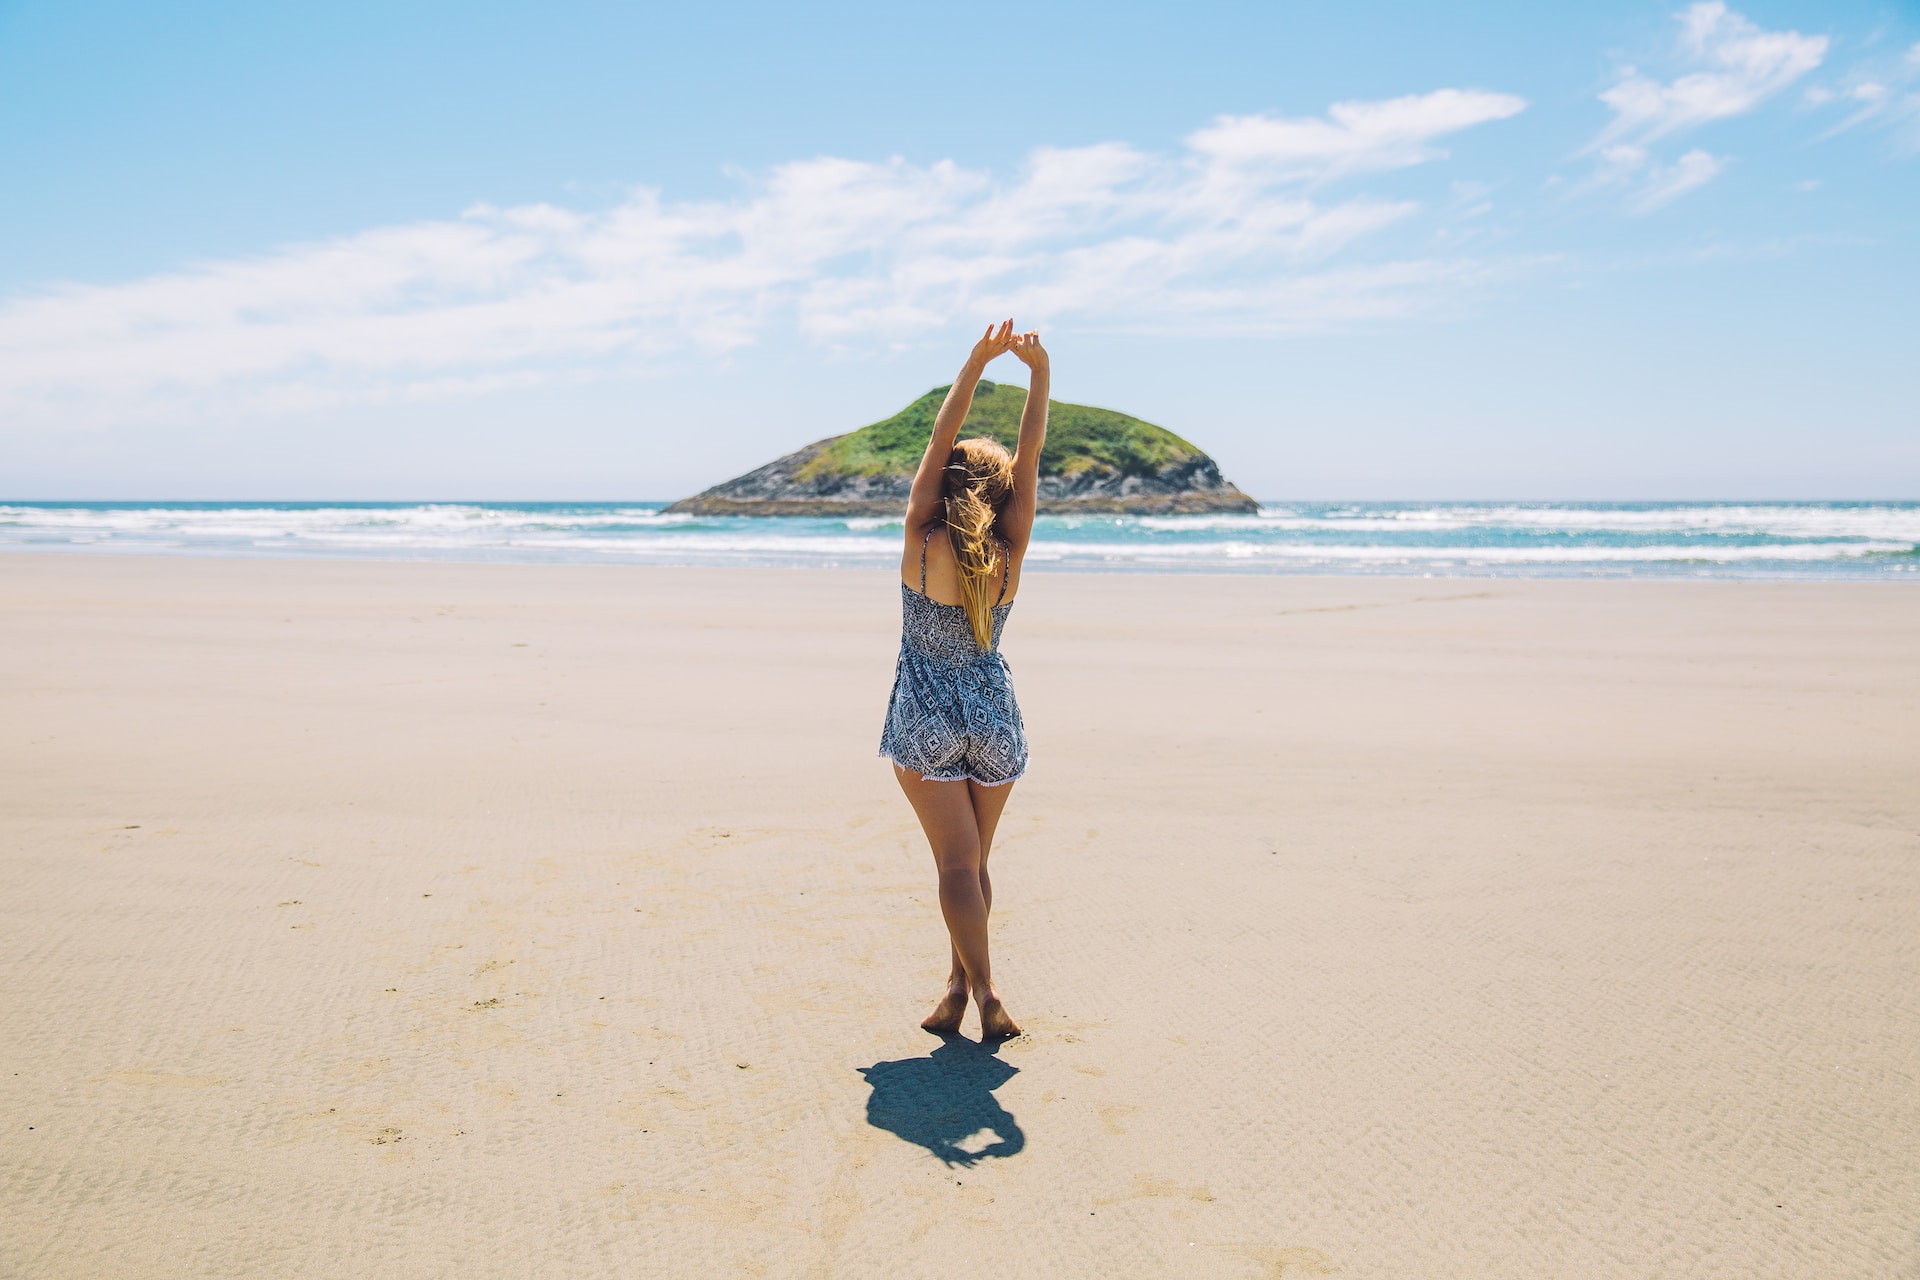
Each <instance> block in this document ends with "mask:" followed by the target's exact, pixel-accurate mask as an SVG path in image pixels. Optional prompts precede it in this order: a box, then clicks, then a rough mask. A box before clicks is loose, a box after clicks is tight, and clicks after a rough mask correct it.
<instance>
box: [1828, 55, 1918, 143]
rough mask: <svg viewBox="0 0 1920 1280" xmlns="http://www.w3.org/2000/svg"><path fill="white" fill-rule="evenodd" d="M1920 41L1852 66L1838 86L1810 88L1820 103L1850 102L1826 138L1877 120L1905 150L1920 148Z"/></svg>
mask: <svg viewBox="0 0 1920 1280" xmlns="http://www.w3.org/2000/svg"><path fill="white" fill-rule="evenodd" d="M1916 77H1920V44H1917V45H1915V46H1913V47H1912V48H1911V49H1907V50H1905V51H1904V52H1902V53H1900V54H1897V55H1894V56H1893V57H1891V58H1889V57H1885V56H1881V57H1876V58H1869V59H1867V60H1865V61H1863V62H1861V63H1859V64H1858V65H1856V66H1854V67H1853V68H1852V69H1851V70H1849V71H1848V72H1847V73H1846V75H1845V76H1843V77H1842V79H1841V84H1840V86H1839V87H1838V88H1837V89H1836V88H1825V87H1822V88H1820V89H1818V90H1817V91H1816V90H1811V89H1810V90H1808V92H1807V101H1808V103H1809V104H1810V105H1812V106H1816V107H1820V106H1826V105H1829V104H1831V103H1847V104H1850V105H1851V107H1852V110H1850V111H1849V112H1848V113H1847V114H1846V115H1845V116H1844V117H1843V118H1842V119H1840V120H1839V121H1838V122H1836V123H1835V124H1833V125H1830V126H1829V127H1828V128H1827V129H1826V130H1825V131H1824V132H1823V133H1821V134H1820V139H1819V140H1820V141H1822V142H1824V141H1826V140H1827V139H1828V138H1832V137H1834V136H1836V135H1838V134H1842V133H1845V132H1847V131H1848V130H1850V129H1853V128H1856V127H1858V126H1860V125H1863V124H1869V123H1871V124H1876V125H1879V126H1881V127H1884V128H1890V129H1892V130H1893V131H1894V133H1895V138H1896V145H1898V146H1899V147H1900V148H1901V149H1902V150H1920V91H1917V90H1916V89H1915V88H1914V85H1913V82H1914V80H1915V79H1916Z"/></svg>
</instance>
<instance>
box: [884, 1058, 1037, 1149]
mask: <svg viewBox="0 0 1920 1280" xmlns="http://www.w3.org/2000/svg"><path fill="white" fill-rule="evenodd" d="M940 1038H941V1039H942V1040H944V1041H945V1042H946V1043H945V1044H942V1045H941V1046H940V1047H939V1048H938V1049H935V1050H934V1051H933V1052H932V1053H930V1054H928V1055H927V1056H926V1057H924V1058H900V1059H897V1060H895V1061H893V1062H876V1063H874V1064H873V1065H872V1066H870V1067H861V1068H860V1069H859V1070H860V1074H861V1075H863V1076H865V1077H866V1078H867V1084H869V1085H870V1086H872V1088H873V1094H872V1096H871V1097H869V1098H868V1099H867V1123H868V1124H870V1125H872V1126H873V1127H874V1128H876V1129H885V1130H886V1131H887V1132H888V1133H892V1134H897V1135H898V1136H900V1137H902V1138H905V1139H906V1140H907V1141H908V1142H911V1143H913V1144H914V1145H915V1146H920V1147H925V1148H926V1149H927V1150H929V1151H931V1152H933V1154H934V1155H936V1156H938V1157H940V1159H942V1160H944V1161H945V1162H946V1163H947V1164H948V1166H953V1165H961V1166H969V1167H970V1166H972V1165H975V1164H978V1163H979V1162H980V1161H981V1160H984V1159H986V1158H987V1157H988V1156H1010V1155H1013V1154H1014V1153H1015V1152H1017V1151H1019V1150H1020V1149H1021V1148H1022V1147H1024V1146H1026V1145H1027V1135H1026V1134H1024V1133H1022V1132H1020V1126H1019V1124H1017V1123H1016V1122H1015V1121H1014V1118H1013V1115H1012V1113H1010V1112H1009V1111H1007V1109H1006V1108H1005V1107H1002V1106H1001V1105H1000V1102H999V1100H998V1099H996V1098H995V1097H994V1096H993V1091H994V1090H995V1089H998V1088H999V1087H1000V1086H1001V1085H1003V1084H1005V1083H1006V1082H1007V1081H1009V1080H1011V1079H1013V1077H1014V1076H1016V1075H1018V1074H1020V1069H1019V1068H1018V1067H1010V1066H1008V1065H1007V1064H1006V1063H1004V1062H1002V1061H1001V1060H1000V1059H999V1058H998V1057H997V1056H996V1055H997V1054H998V1053H999V1046H998V1045H982V1044H976V1043H974V1042H973V1041H971V1040H968V1039H965V1038H964V1037H962V1036H957V1035H945V1036H941V1037H940Z"/></svg>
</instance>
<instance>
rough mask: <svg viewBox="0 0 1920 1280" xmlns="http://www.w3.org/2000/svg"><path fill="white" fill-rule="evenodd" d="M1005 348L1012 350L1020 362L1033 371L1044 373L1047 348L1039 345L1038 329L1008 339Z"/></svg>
mask: <svg viewBox="0 0 1920 1280" xmlns="http://www.w3.org/2000/svg"><path fill="white" fill-rule="evenodd" d="M1009 323H1011V322H1009ZM1007 350H1009V351H1011V352H1013V354H1014V355H1015V356H1016V357H1018V358H1019V360H1020V363H1021V364H1024V365H1025V366H1027V368H1029V369H1032V370H1033V371H1034V372H1035V373H1045V372H1046V371H1047V349H1046V348H1045V347H1043V346H1041V345H1040V333H1039V331H1038V330H1030V331H1029V332H1026V333H1023V334H1020V335H1019V336H1018V337H1015V338H1012V339H1010V340H1009V341H1008V343H1007Z"/></svg>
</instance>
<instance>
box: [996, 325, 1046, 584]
mask: <svg viewBox="0 0 1920 1280" xmlns="http://www.w3.org/2000/svg"><path fill="white" fill-rule="evenodd" d="M1009 349H1010V350H1011V351H1012V352H1013V354H1014V355H1015V356H1017V357H1019V359H1020V363H1022V364H1024V365H1026V366H1027V369H1028V371H1029V372H1030V373H1031V374H1032V377H1031V378H1030V379H1029V381H1028V385H1027V407H1026V409H1025V410H1023V411H1022V412H1021V414H1020V441H1019V443H1018V444H1016V445H1015V446H1014V450H1013V496H1012V497H1011V498H1008V499H1007V505H1006V509H1005V510H1003V511H1002V512H1001V513H1000V535H1001V536H1002V537H1004V538H1005V539H1006V540H1007V541H1008V542H1009V543H1011V544H1012V546H1013V549H1014V550H1015V551H1024V550H1025V549H1026V546H1027V538H1028V537H1029V536H1030V535H1031V534H1032V533H1033V514H1034V510H1035V505H1036V503H1037V501H1038V492H1039V488H1040V450H1041V449H1043V448H1045V447H1046V443H1047V398H1048V396H1049V395H1050V394H1051V393H1052V390H1053V386H1052V383H1053V378H1052V365H1051V363H1050V362H1049V361H1048V359H1047V349H1046V348H1045V347H1043V346H1041V345H1040V335H1039V334H1038V333H1023V334H1021V335H1020V336H1019V337H1017V338H1015V339H1013V342H1012V345H1011V347H1010V348H1009Z"/></svg>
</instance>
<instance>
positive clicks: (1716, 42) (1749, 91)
mask: <svg viewBox="0 0 1920 1280" xmlns="http://www.w3.org/2000/svg"><path fill="white" fill-rule="evenodd" d="M1678 17H1679V22H1680V38H1679V42H1678V50H1677V51H1678V53H1679V56H1680V57H1681V59H1682V60H1683V61H1684V62H1685V63H1686V64H1688V65H1690V66H1691V67H1692V68H1693V69H1691V70H1687V71H1685V72H1684V73H1682V74H1680V75H1677V76H1675V77H1674V78H1673V79H1671V80H1664V81H1663V80H1659V79H1655V78H1653V77H1650V76H1647V75H1645V74H1643V73H1641V72H1640V71H1639V70H1638V69H1636V68H1634V67H1626V68H1624V69H1622V71H1621V73H1620V78H1619V79H1618V81H1616V82H1615V83H1614V84H1613V86H1612V87H1610V88H1608V89H1607V90H1606V91H1605V92H1603V93H1602V94H1601V95H1600V100H1601V101H1602V102H1604V103H1606V105H1607V106H1608V107H1609V108H1610V109H1611V110H1612V112H1613V119H1612V120H1611V121H1609V122H1608V123H1607V126H1606V127H1605V128H1604V129H1602V130H1601V131H1600V133H1599V135H1598V136H1597V137H1595V138H1594V139H1593V141H1592V142H1590V143H1588V144H1587V147H1586V149H1585V150H1586V153H1587V154H1591V155H1593V156H1595V157H1596V164H1595V168H1594V170H1593V173H1592V175H1591V176H1590V177H1589V178H1588V179H1587V181H1586V182H1584V183H1582V184H1581V189H1585V190H1590V189H1592V188H1594V187H1603V186H1614V185H1620V184H1628V185H1631V186H1632V191H1631V194H1630V195H1629V197H1628V207H1629V208H1631V209H1633V210H1634V211H1636V212H1646V211H1647V210H1650V209H1654V208H1658V207H1659V206H1661V205H1663V204H1666V203H1667V202H1669V201H1671V200H1672V199H1674V198H1675V197H1676V196H1679V195H1681V194H1683V193H1685V192H1687V191H1691V190H1693V189H1694V188H1696V187H1699V186H1701V185H1703V184H1705V183H1707V182H1709V181H1711V180H1712V179H1713V178H1714V177H1715V176H1716V175H1717V174H1719V173H1720V172H1721V171H1722V170H1723V169H1724V167H1725V165H1724V162H1723V161H1722V160H1720V159H1717V158H1715V157H1714V156H1712V155H1710V154H1709V153H1707V152H1705V151H1702V150H1699V149H1697V148H1696V149H1694V150H1690V151H1688V152H1687V153H1686V154H1685V155H1682V156H1680V157H1679V158H1678V159H1677V160H1674V161H1673V162H1671V163H1660V162H1658V161H1657V160H1656V158H1655V145H1656V144H1657V143H1659V142H1660V141H1661V140H1662V139H1664V138H1666V137H1668V136H1669V135H1672V134H1676V133H1681V132H1685V131H1687V130H1691V129H1696V128H1699V127H1700V126H1702V125H1706V124H1711V123H1713V122H1715V121H1719V120H1726V119H1730V118H1732V117H1735V116H1741V115H1745V114H1747V113H1748V112H1750V111H1753V110H1754V109H1756V108H1757V107H1759V106H1760V105H1761V104H1762V103H1764V102H1766V101H1767V100H1768V99H1769V98H1772V97H1774V96H1775V95H1777V94H1779V93H1780V92H1782V91H1783V90H1785V89H1787V88H1789V87H1790V86H1791V85H1793V84H1794V83H1795V82H1796V81H1798V80H1800V79H1801V78H1802V77H1804V76H1806V75H1807V74H1808V73H1809V72H1811V71H1813V70H1814V69H1815V68H1816V67H1818V66H1819V65H1820V63H1821V61H1822V59H1824V58H1825V57H1826V54H1827V46H1828V40H1827V37H1825V36H1809V35H1802V34H1801V33H1800V32H1798V31H1766V30H1763V29H1761V28H1760V27H1757V26H1755V25H1754V24H1753V23H1752V22H1750V21H1748V20H1747V19H1746V18H1745V17H1743V16H1742V15H1740V14H1738V13H1735V12H1734V11H1733V10H1731V9H1729V8H1728V7H1727V6H1726V5H1725V4H1723V3H1720V0H1704V2H1703V3H1699V4H1695V5H1692V6H1691V7H1689V8H1687V9H1686V10H1684V11H1683V12H1682V13H1680V14H1679V15H1678Z"/></svg>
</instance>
